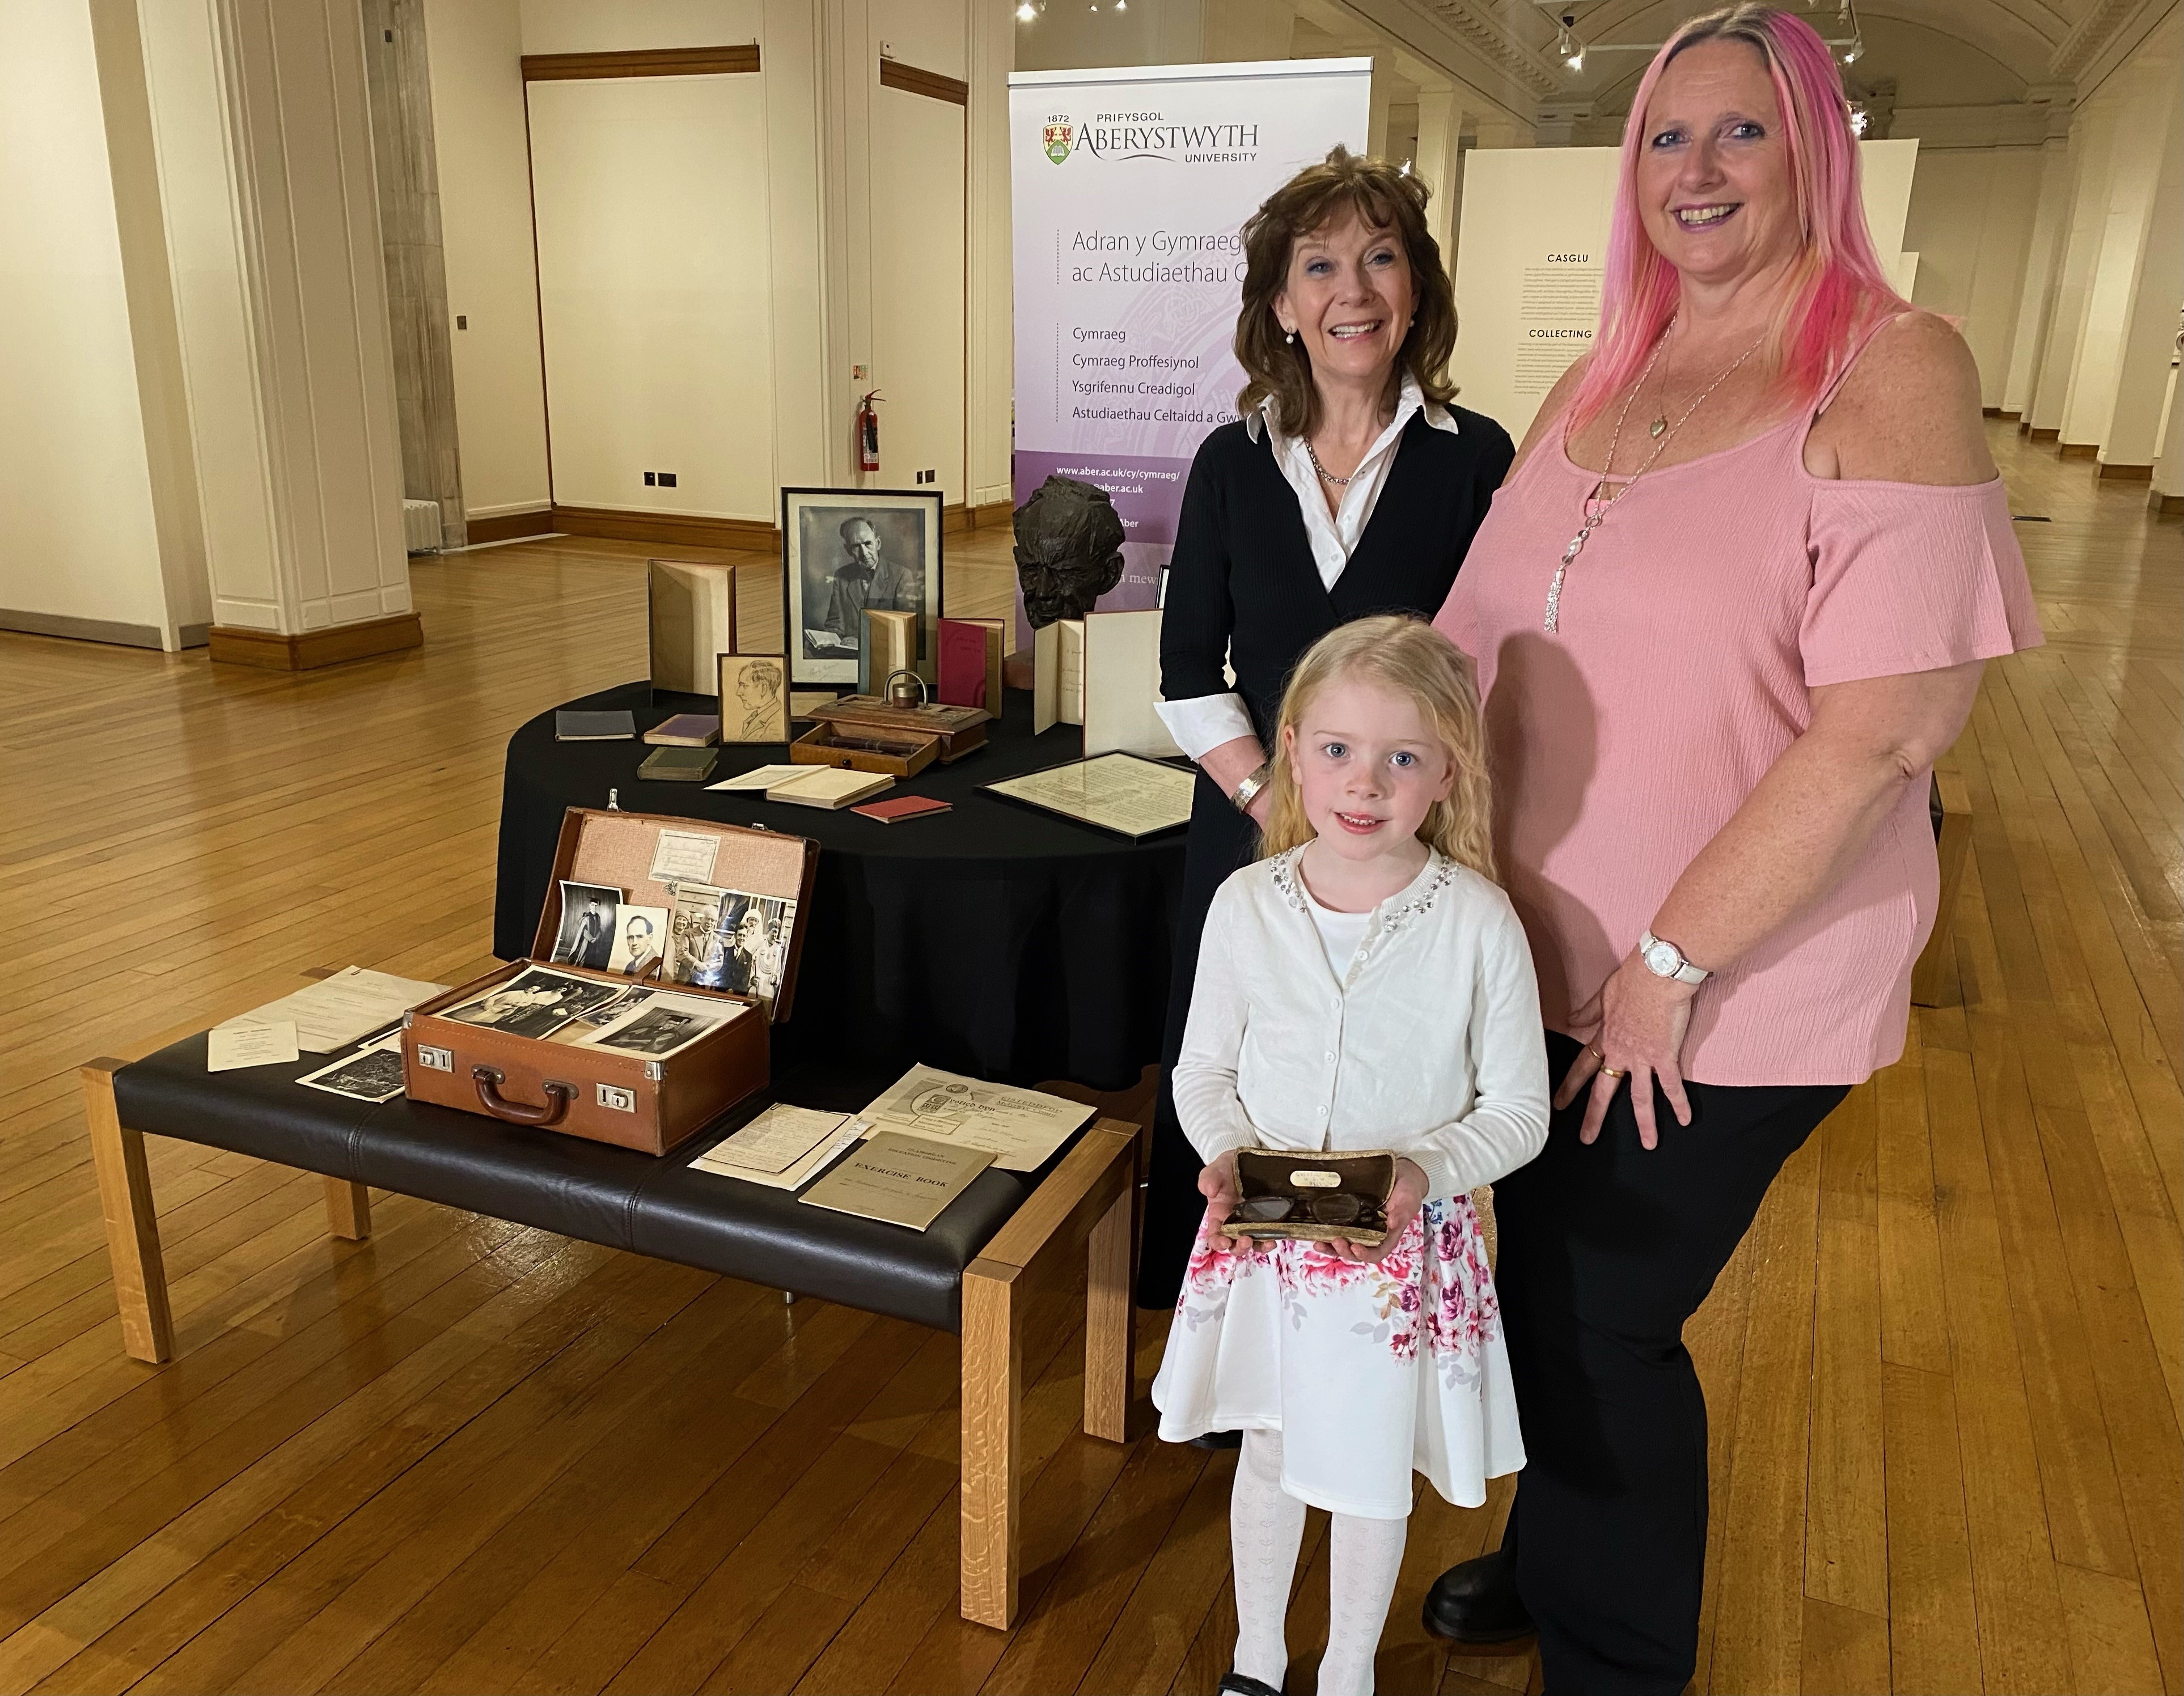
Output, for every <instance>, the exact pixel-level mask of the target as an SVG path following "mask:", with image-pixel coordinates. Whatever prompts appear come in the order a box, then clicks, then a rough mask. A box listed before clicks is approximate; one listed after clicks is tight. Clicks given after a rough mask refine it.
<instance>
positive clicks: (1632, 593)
mask: <svg viewBox="0 0 2184 1696" xmlns="http://www.w3.org/2000/svg"><path fill="white" fill-rule="evenodd" d="M1847 369H1848V367H1847V365H1846V367H1845V370H1847ZM1838 381H1840V379H1838ZM1831 392H1832V391H1831ZM1825 403H1826V402H1825V399H1824V400H1823V401H1822V403H1821V405H1822V407H1823V408H1824V407H1825ZM1818 413H1819V409H1814V413H1813V414H1809V415H1802V414H1801V415H1800V416H1798V417H1797V418H1794V419H1792V420H1791V421H1790V422H1788V423H1786V424H1784V425H1780V426H1779V427H1778V428H1776V429H1774V430H1770V431H1766V432H1765V433H1763V434H1762V435H1759V436H1756V437H1752V439H1751V440H1749V441H1747V442H1741V443H1740V444H1739V445H1737V446H1736V447H1734V448H1725V449H1724V450H1723V451H1721V452H1719V453H1712V454H1708V455H1707V456H1705V457H1703V458H1701V459H1693V460H1688V461H1686V462H1685V463H1684V464H1679V465H1674V466H1671V467H1669V468H1668V469H1666V470H1656V471H1653V472H1651V473H1649V474H1648V475H1646V478H1645V480H1644V481H1643V482H1641V483H1640V484H1639V485H1638V486H1637V487H1635V488H1634V489H1632V490H1631V492H1630V494H1629V496H1628V497H1627V498H1624V499H1623V500H1622V501H1619V502H1618V503H1617V504H1616V507H1615V510H1614V513H1613V517H1612V518H1611V519H1610V520H1609V521H1608V522H1607V524H1606V525H1602V527H1601V528H1600V529H1599V530H1598V531H1596V532H1595V533H1594V534H1593V536H1592V537H1591V539H1590V540H1589V541H1588V542H1586V543H1585V548H1584V551H1583V552H1582V553H1580V555H1579V556H1578V558H1577V559H1575V560H1574V562H1572V564H1571V565H1570V568H1569V573H1568V581H1567V582H1566V584H1565V586H1564V587H1563V594H1562V601H1561V607H1560V612H1559V617H1558V620H1557V630H1556V631H1553V632H1552V633H1550V632H1549V631H1546V629H1544V628H1543V627H1542V626H1543V620H1542V613H1543V610H1544V608H1545V604H1546V594H1547V584H1548V581H1549V580H1550V579H1551V578H1552V576H1554V570H1555V564H1556V562H1557V560H1558V559H1561V558H1562V554H1563V549H1564V548H1567V547H1568V545H1569V541H1570V538H1571V537H1572V536H1573V535H1574V534H1575V532H1576V531H1577V528H1578V526H1579V525H1580V524H1581V523H1582V522H1583V521H1584V520H1583V506H1584V501H1585V493H1586V492H1587V491H1588V490H1589V489H1591V487H1592V486H1593V485H1594V483H1596V481H1598V475H1597V474H1596V473H1595V472H1591V471H1587V470H1584V469H1583V468H1582V467H1580V466H1579V465H1577V464H1574V462H1573V461H1572V460H1571V459H1570V458H1569V455H1568V448H1567V444H1566V442H1565V440H1564V432H1563V428H1562V427H1560V426H1557V429H1556V430H1555V431H1554V432H1553V435H1552V438H1551V439H1548V440H1546V441H1542V442H1541V443H1540V444H1539V446H1538V447H1537V448H1535V450H1534V451H1533V453H1532V454H1531V455H1530V457H1529V459H1526V460H1525V462H1524V464H1523V465H1522V466H1520V467H1519V468H1518V470H1517V472H1516V474H1515V475H1513V477H1512V478H1511V479H1510V481H1508V482H1507V483H1506V484H1505V485H1503V487H1502V489H1501V491H1500V492H1498V493H1497V494H1496V496H1495V498H1494V505H1493V509H1492V510H1491V511H1490V513H1489V514H1487V518H1486V521H1485V524H1484V525H1481V526H1480V528H1479V534H1478V537H1477V539H1476V540H1474V542H1473V543H1472V545H1471V552H1470V553H1469V555H1468V558H1467V559H1466V560H1465V563H1464V566H1463V571H1462V572H1461V573H1460V574H1459V575H1458V576H1457V580H1456V587H1455V588H1454V589H1453V590H1452V591H1451V592H1450V595H1449V598H1448V601H1447V603H1446V605H1445V606H1444V607H1443V608H1442V609H1441V611H1440V616H1439V617H1438V618H1437V619H1436V620H1435V626H1436V627H1437V628H1438V629H1440V631H1443V632H1444V633H1445V634H1446V635H1447V636H1448V637H1450V638H1451V640H1452V641H1454V642H1456V644H1457V646H1458V647H1459V648H1463V650H1464V651H1465V652H1466V653H1469V654H1471V655H1472V656H1473V657H1474V659H1476V661H1477V662H1478V666H1479V688H1480V691H1481V692H1482V693H1483V694H1484V696H1485V712H1486V721H1487V731H1488V737H1489V740H1490V744H1491V748H1492V756H1493V767H1494V779H1495V785H1496V794H1495V801H1496V850H1497V852H1498V854H1499V856H1500V862H1501V866H1502V874H1503V876H1504V877H1505V878H1506V879H1507V885H1508V891H1509V895H1510V898H1511V899H1512V901H1513V903H1514V904H1515V905H1516V909H1517V912H1518V916H1519V917H1520V918H1521V919H1522V920H1523V921H1524V929H1525V931H1526V933H1527V935H1528V936H1529V938H1530V941H1531V945H1532V956H1533V961H1534V964H1535V966H1536V968H1537V970H1538V976H1539V982H1540V1004H1541V1014H1542V1015H1543V1017H1544V1018H1545V1020H1546V1023H1547V1025H1548V1026H1549V1027H1550V1028H1551V1029H1557V1030H1561V1031H1563V1032H1566V1033H1567V1032H1568V1023H1569V1015H1570V1012H1571V1010H1572V1009H1574V1008H1576V1007H1578V1006H1580V1005H1582V1004H1584V1003H1585V1001H1586V1000H1587V999H1589V998H1591V996H1592V994H1593V993H1594V992H1595V991H1596V990H1598V989H1599V988H1600V987H1601V986H1602V984H1603V983H1604V982H1606V981H1607V977H1608V975H1609V974H1610V973H1611V972H1613V970H1615V968H1616V966H1617V965H1619V963H1620V962H1621V961H1622V960H1623V959H1624V958H1625V957H1626V956H1627V955H1628V954H1630V951H1631V950H1632V949H1633V948H1635V947H1636V945H1637V942H1638V937H1639V933H1640V932H1641V931H1643V930H1645V929H1646V926H1648V925H1649V924H1651V923H1652V919H1653V916H1654V915H1655V913H1656V912H1657V911H1658V909H1659V908H1660V905H1661V903H1662V902H1663V900H1664V899H1665V898H1667V896H1668V893H1669V888H1670V887H1671V886H1672V885H1674V882H1675V881H1676V879H1677V878H1678V877H1679V876H1680V875H1681V874H1682V872H1683V870H1684V868H1685V866H1686V865H1689V864H1690V863H1691V860H1692V859H1693V858H1694V857H1696V856H1697V854H1698V852H1699V850H1700V849H1701V848H1704V847H1705V846H1706V844H1707V843H1708V842H1709V841H1710V840H1712V838H1713V836H1714V834H1715V832H1716V831H1719V830H1720V829H1721V827H1722V826H1724V824H1726V823H1727V822H1728V820H1729V819H1730V815H1732V814H1733V813H1735V812H1736V809H1738V807H1739V806H1741V804H1743V801H1744V798H1745V797H1746V796H1747V795H1749V794H1750V793H1751V792H1752V789H1753V787H1755V786H1756V785H1757V784H1758V781H1759V780H1760V778H1761V777H1762V776H1764V775H1765V773H1766V771H1767V770H1768V768H1769V766H1771V765H1774V763H1775V760H1776V759H1777V758H1779V757H1780V754H1781V753H1782V752H1783V750H1784V749H1786V748H1788V747H1789V746H1790V744H1791V742H1793V741H1795V740H1796V739H1797V737H1798V736H1799V735H1800V734H1801V733H1802V731H1804V729H1805V727H1806V726H1808V724H1809V723H1810V722H1811V720H1812V696H1811V691H1812V690H1813V688H1814V687H1816V686H1818V685H1822V684H1828V683H1844V682H1850V681H1854V680H1857V679H1860V678H1866V677H1883V676H1894V675H1897V674H1898V673H1903V672H1910V671H1928V670H1939V669H1942V668H1943V667H1947V666H1952V665H1958V664H1964V663H1965V662H1966V661H1969V660H1973V659H1993V658H1996V657H1997V656H1999V655H2002V654H2005V653H2014V652H2016V651H2018V650H2020V649H2021V648H2034V647H2037V646H2038V645H2039V643H2040V641H2041V635H2040V626H2039V620H2038V619H2037V617H2036V614H2035V613H2034V611H2033V606H2032V591H2031V584H2030V583H2029V582H2028V581H2026V578H2025V559H2024V555H2023V554H2022V553H2020V551H2019V549H2018V546H2017V538H2016V537H2015V535H2014V533H2013V532H2012V531H2011V528H2010V518H2009V502H2008V500H2007V498H2006V497H2005V495H2004V493H2003V486H2002V480H2001V479H2000V478H1999V477H1997V478H1996V479H1994V480H1993V481H1992V482H1986V483H1977V484H1971V485H1968V486H1963V487H1936V486H1931V485H1926V484H1914V483H1884V482H1843V481H1829V480H1827V479H1825V478H1819V477H1815V476H1814V475H1812V474H1811V473H1810V472H1809V471H1808V470H1806V469H1805V437H1806V433H1807V431H1808V429H1809V428H1810V427H1811V423H1812V420H1813V418H1814V417H1817V416H1818ZM1938 884H1939V875H1938V870H1937V867H1936V859H1935V853H1934V834H1933V830H1932V827H1931V823H1930V821H1929V817H1928V813H1927V783H1926V780H1925V776H1924V774H1921V775H1920V776H1919V778H1918V780H1917V781H1914V782H1912V783H1909V784H1907V785H1906V786H1905V787H1904V791H1903V798H1902V800H1901V801H1900V802H1899V803H1898V804H1897V806H1896V808H1895V809H1894V810H1893V811H1892V813H1891V814H1890V815H1888V817H1887V818H1886V820H1883V821H1882V823H1881V825H1880V828H1879V829H1877V830H1876V831H1875V832H1874V836H1873V840H1872V842H1871V843H1870V844H1869V846H1868V848H1866V851H1865V853H1864V855H1863V856H1862V857H1861V858H1860V859H1858V862H1857V864H1856V865H1853V867H1852V868H1851V869H1850V870H1849V871H1848V872H1847V873H1846V874H1845V876H1843V878H1842V880H1841V881H1840V882H1839V883H1837V884H1836V886H1835V887H1834V888H1832V889H1831V890H1830V891H1829V892H1828V893H1827V894H1826V895H1825V896H1824V897H1822V898H1821V899H1820V900H1819V902H1818V903H1817V904H1815V905H1814V906H1813V907H1812V908H1810V909H1808V910H1807V911H1806V912H1805V913H1804V914H1802V915H1801V916H1799V917H1797V918H1796V919H1793V920H1791V922H1790V923H1789V924H1787V925H1786V926H1783V928H1782V929H1780V931H1776V932H1775V934H1774V935H1773V936H1771V937H1769V938H1768V939H1767V940H1766V941H1765V942H1763V943H1761V944H1760V945H1759V946H1758V948H1754V949H1752V951H1751V952H1750V953H1749V954H1746V955H1745V956H1744V958H1742V959H1739V960H1737V961H1736V962H1735V963H1734V964H1732V965H1729V966H1728V967H1726V968H1724V970H1720V971H1719V972H1717V973H1716V974H1715V976H1714V977H1713V979H1712V980H1711V981H1709V982H1708V984H1707V986H1706V987H1704V988H1703V989H1702V990H1701V991H1700V992H1699V995H1698V998H1697V1002H1696V1003H1695V1004H1694V1006H1693V1009H1692V1016H1691V1032H1690V1034H1689V1036H1688V1037H1687V1038H1686V1040H1685V1045H1684V1075H1685V1076H1686V1077H1688V1078H1691V1079H1693V1080H1695V1081H1697V1082H1701V1083H1708V1084H1739V1085H1752V1084H1772V1085H1781V1084H1851V1083H1858V1082H1863V1081H1864V1079H1866V1078H1867V1077H1869V1076H1871V1075H1872V1074H1873V1072H1874V1071H1875V1070H1876V1069H1878V1068H1879V1067H1881V1066H1884V1065H1888V1064H1889V1063H1890V1062H1891V1061H1892V1060H1894V1059H1897V1056H1898V1055H1900V1054H1902V1053H1903V1036H1904V1027H1905V1024H1906V1022H1907V1020H1908V1013H1909V1008H1910V996H1911V967H1912V965H1913V963H1914V961H1916V960H1917V959H1918V957H1919V949H1920V948H1922V947H1924V946H1925V940H1926V937H1927V935H1928V933H1929V932H1930V931H1931V930H1932V928H1933V924H1934V909H1935V906H1936V901H1937V899H1938ZM1672 940H1673V939H1672ZM1588 1034H1589V1033H1588Z"/></svg>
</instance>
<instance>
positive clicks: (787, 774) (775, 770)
mask: <svg viewBox="0 0 2184 1696" xmlns="http://www.w3.org/2000/svg"><path fill="white" fill-rule="evenodd" d="M823 769H824V768H821V767H813V766H809V765H760V766H755V767H754V768H753V769H752V770H749V771H745V772H743V773H741V774H739V775H738V776H734V777H724V778H722V779H721V781H719V782H718V783H708V784H707V785H706V786H705V787H707V788H708V789H771V788H772V787H774V786H775V785H776V784H777V783H786V782H788V781H789V780H790V779H792V778H796V777H801V776H804V775H805V773H806V772H807V771H811V770H823ZM698 881H699V882H700V883H703V882H705V881H706V880H705V879H704V878H702V877H701V878H699V880H698Z"/></svg>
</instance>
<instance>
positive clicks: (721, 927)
mask: <svg viewBox="0 0 2184 1696" xmlns="http://www.w3.org/2000/svg"><path fill="white" fill-rule="evenodd" d="M795 926H796V903H795V902H794V900H787V899H783V898H781V897H779V896H773V895H753V894H749V893H747V892H744V891H741V890H733V889H732V890H727V891H725V892H723V893H722V897H721V908H720V918H719V920H718V922H717V924H716V926H715V929H714V931H713V934H712V936H711V937H710V938H709V939H708V941H707V943H706V944H705V953H704V955H703V956H702V958H698V959H694V961H693V962H692V966H691V970H689V971H688V972H687V973H681V974H678V978H679V981H682V982H684V983H689V984H694V985H696V986H698V987H699V988H701V989H725V990H727V992H729V993H731V994H733V995H748V996H749V997H751V998H753V999H754V1000H755V1001H758V1002H760V1003H762V1004H764V1005H765V1006H766V1011H767V1015H768V1016H769V1017H771V1016H772V1008H773V1001H774V998H775V997H776V996H777V995H779V994H780V993H781V979H782V974H783V970H785V969H786V965H787V962H788V943H789V938H790V937H791V936H792V935H793V934H794V930H795Z"/></svg>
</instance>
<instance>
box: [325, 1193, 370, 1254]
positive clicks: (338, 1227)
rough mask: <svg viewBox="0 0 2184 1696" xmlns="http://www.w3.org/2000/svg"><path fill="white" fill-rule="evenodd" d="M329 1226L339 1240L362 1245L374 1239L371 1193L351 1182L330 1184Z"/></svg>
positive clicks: (327, 1202) (327, 1203)
mask: <svg viewBox="0 0 2184 1696" xmlns="http://www.w3.org/2000/svg"><path fill="white" fill-rule="evenodd" d="M326 1224H327V1226H329V1227H330V1228H331V1230H332V1232H333V1233H334V1235H335V1236H337V1237H347V1238H348V1240H349V1241H350V1242H352V1243H361V1242H363V1241H364V1240H365V1238H366V1237H369V1236H370V1235H371V1191H370V1188H369V1187H367V1186H365V1185H364V1184H360V1183H355V1182H351V1181H350V1180H349V1179H348V1178H328V1179H327V1180H326Z"/></svg>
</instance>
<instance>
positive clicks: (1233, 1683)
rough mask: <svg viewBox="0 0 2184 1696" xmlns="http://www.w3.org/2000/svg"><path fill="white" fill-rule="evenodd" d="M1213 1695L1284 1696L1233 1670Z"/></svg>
mask: <svg viewBox="0 0 2184 1696" xmlns="http://www.w3.org/2000/svg"><path fill="white" fill-rule="evenodd" d="M1213 1435H1214V1436H1216V1437H1219V1436H1221V1435H1222V1433H1221V1432H1214V1433H1213ZM1213 1696H1282V1693H1281V1692H1280V1691H1279V1690H1277V1689H1275V1688H1274V1687H1273V1685H1271V1684H1268V1683H1264V1682H1261V1681H1260V1680H1258V1679H1256V1678H1246V1677H1244V1675H1243V1674H1242V1673H1240V1672H1237V1671H1234V1670H1232V1671H1230V1672H1229V1676H1228V1677H1226V1678H1224V1679H1223V1680H1222V1681H1221V1682H1219V1683H1218V1684H1217V1685H1215V1686H1214V1687H1213Z"/></svg>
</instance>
